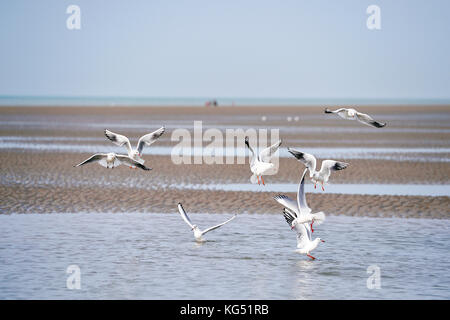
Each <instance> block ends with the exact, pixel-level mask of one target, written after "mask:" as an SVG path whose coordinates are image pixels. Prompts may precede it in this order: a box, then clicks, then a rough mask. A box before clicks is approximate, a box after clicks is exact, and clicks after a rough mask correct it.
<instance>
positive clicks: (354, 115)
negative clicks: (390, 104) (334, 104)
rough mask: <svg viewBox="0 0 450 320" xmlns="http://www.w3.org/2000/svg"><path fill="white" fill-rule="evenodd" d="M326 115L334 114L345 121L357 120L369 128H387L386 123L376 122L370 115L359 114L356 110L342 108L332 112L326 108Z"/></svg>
mask: <svg viewBox="0 0 450 320" xmlns="http://www.w3.org/2000/svg"><path fill="white" fill-rule="evenodd" d="M325 113H334V114H337V115H338V116H340V117H341V118H343V119H346V120H357V121H359V122H361V123H364V124H366V125H368V126H372V127H375V128H383V127H384V126H386V122H384V123H383V122H378V121H375V120H373V119H372V117H371V116H369V115H368V114H365V113H361V112H358V111H356V110H355V109H348V108H340V109H337V110H334V111H331V110H330V109H328V108H326V109H325Z"/></svg>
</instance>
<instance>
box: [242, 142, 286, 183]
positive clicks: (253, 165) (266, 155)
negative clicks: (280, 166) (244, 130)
mask: <svg viewBox="0 0 450 320" xmlns="http://www.w3.org/2000/svg"><path fill="white" fill-rule="evenodd" d="M245 145H246V146H247V148H248V149H249V150H250V152H251V153H252V157H251V160H250V171H251V172H252V173H253V175H252V176H251V177H250V181H251V183H256V182H257V181H258V184H261V182H260V181H259V177H261V181H262V184H263V185H266V184H265V183H264V179H263V177H262V176H263V175H264V174H268V173H269V172H270V171H273V169H274V168H275V165H274V164H273V163H272V162H270V160H271V158H272V156H273V155H274V154H275V152H276V151H277V150H278V148H279V147H280V145H281V140H279V141H278V142H277V143H275V144H273V145H271V146H270V147H268V148H265V149H263V150H262V151H261V152H260V153H259V154H256V153H255V151H253V149H252V147H250V143H249V138H248V137H245Z"/></svg>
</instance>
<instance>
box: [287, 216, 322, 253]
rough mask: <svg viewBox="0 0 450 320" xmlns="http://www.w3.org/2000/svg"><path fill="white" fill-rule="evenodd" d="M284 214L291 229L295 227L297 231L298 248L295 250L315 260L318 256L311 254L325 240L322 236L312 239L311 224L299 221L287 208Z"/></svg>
mask: <svg viewBox="0 0 450 320" xmlns="http://www.w3.org/2000/svg"><path fill="white" fill-rule="evenodd" d="M283 215H284V218H285V219H286V222H287V224H288V225H289V226H290V227H291V229H295V231H296V232H297V250H295V252H297V253H302V254H306V255H307V256H308V257H310V258H311V259H312V260H315V259H316V258H314V257H313V256H312V255H310V253H311V251H313V250H314V249H315V248H317V246H318V245H319V242H325V240H322V239H320V238H315V239H314V240H312V237H311V236H312V234H311V230H310V229H309V225H308V224H306V223H300V222H298V220H297V219H295V217H294V216H293V215H292V214H291V213H290V212H289V211H288V210H286V208H285V209H284V210H283Z"/></svg>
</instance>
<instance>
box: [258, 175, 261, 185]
mask: <svg viewBox="0 0 450 320" xmlns="http://www.w3.org/2000/svg"><path fill="white" fill-rule="evenodd" d="M257 177H258V184H261V182H259V176H257Z"/></svg>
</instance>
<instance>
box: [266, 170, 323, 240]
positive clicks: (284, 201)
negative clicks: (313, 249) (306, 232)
mask: <svg viewBox="0 0 450 320" xmlns="http://www.w3.org/2000/svg"><path fill="white" fill-rule="evenodd" d="M307 171H308V169H305V170H304V171H303V175H302V178H301V180H300V183H299V185H298V191H297V201H294V200H292V199H291V198H289V197H288V196H285V195H283V194H279V195H277V196H275V197H273V198H274V199H275V200H276V201H277V202H278V203H280V204H281V205H282V206H283V207H285V209H286V210H287V211H288V212H289V213H290V214H291V215H292V216H294V218H295V220H296V221H297V222H298V223H311V225H310V227H311V232H314V229H313V224H314V222H317V224H321V223H322V222H323V221H325V214H324V213H323V212H322V211H320V212H316V213H312V210H311V208H310V207H309V206H308V203H307V202H306V196H305V176H306V172H307ZM292 228H294V227H292Z"/></svg>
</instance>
